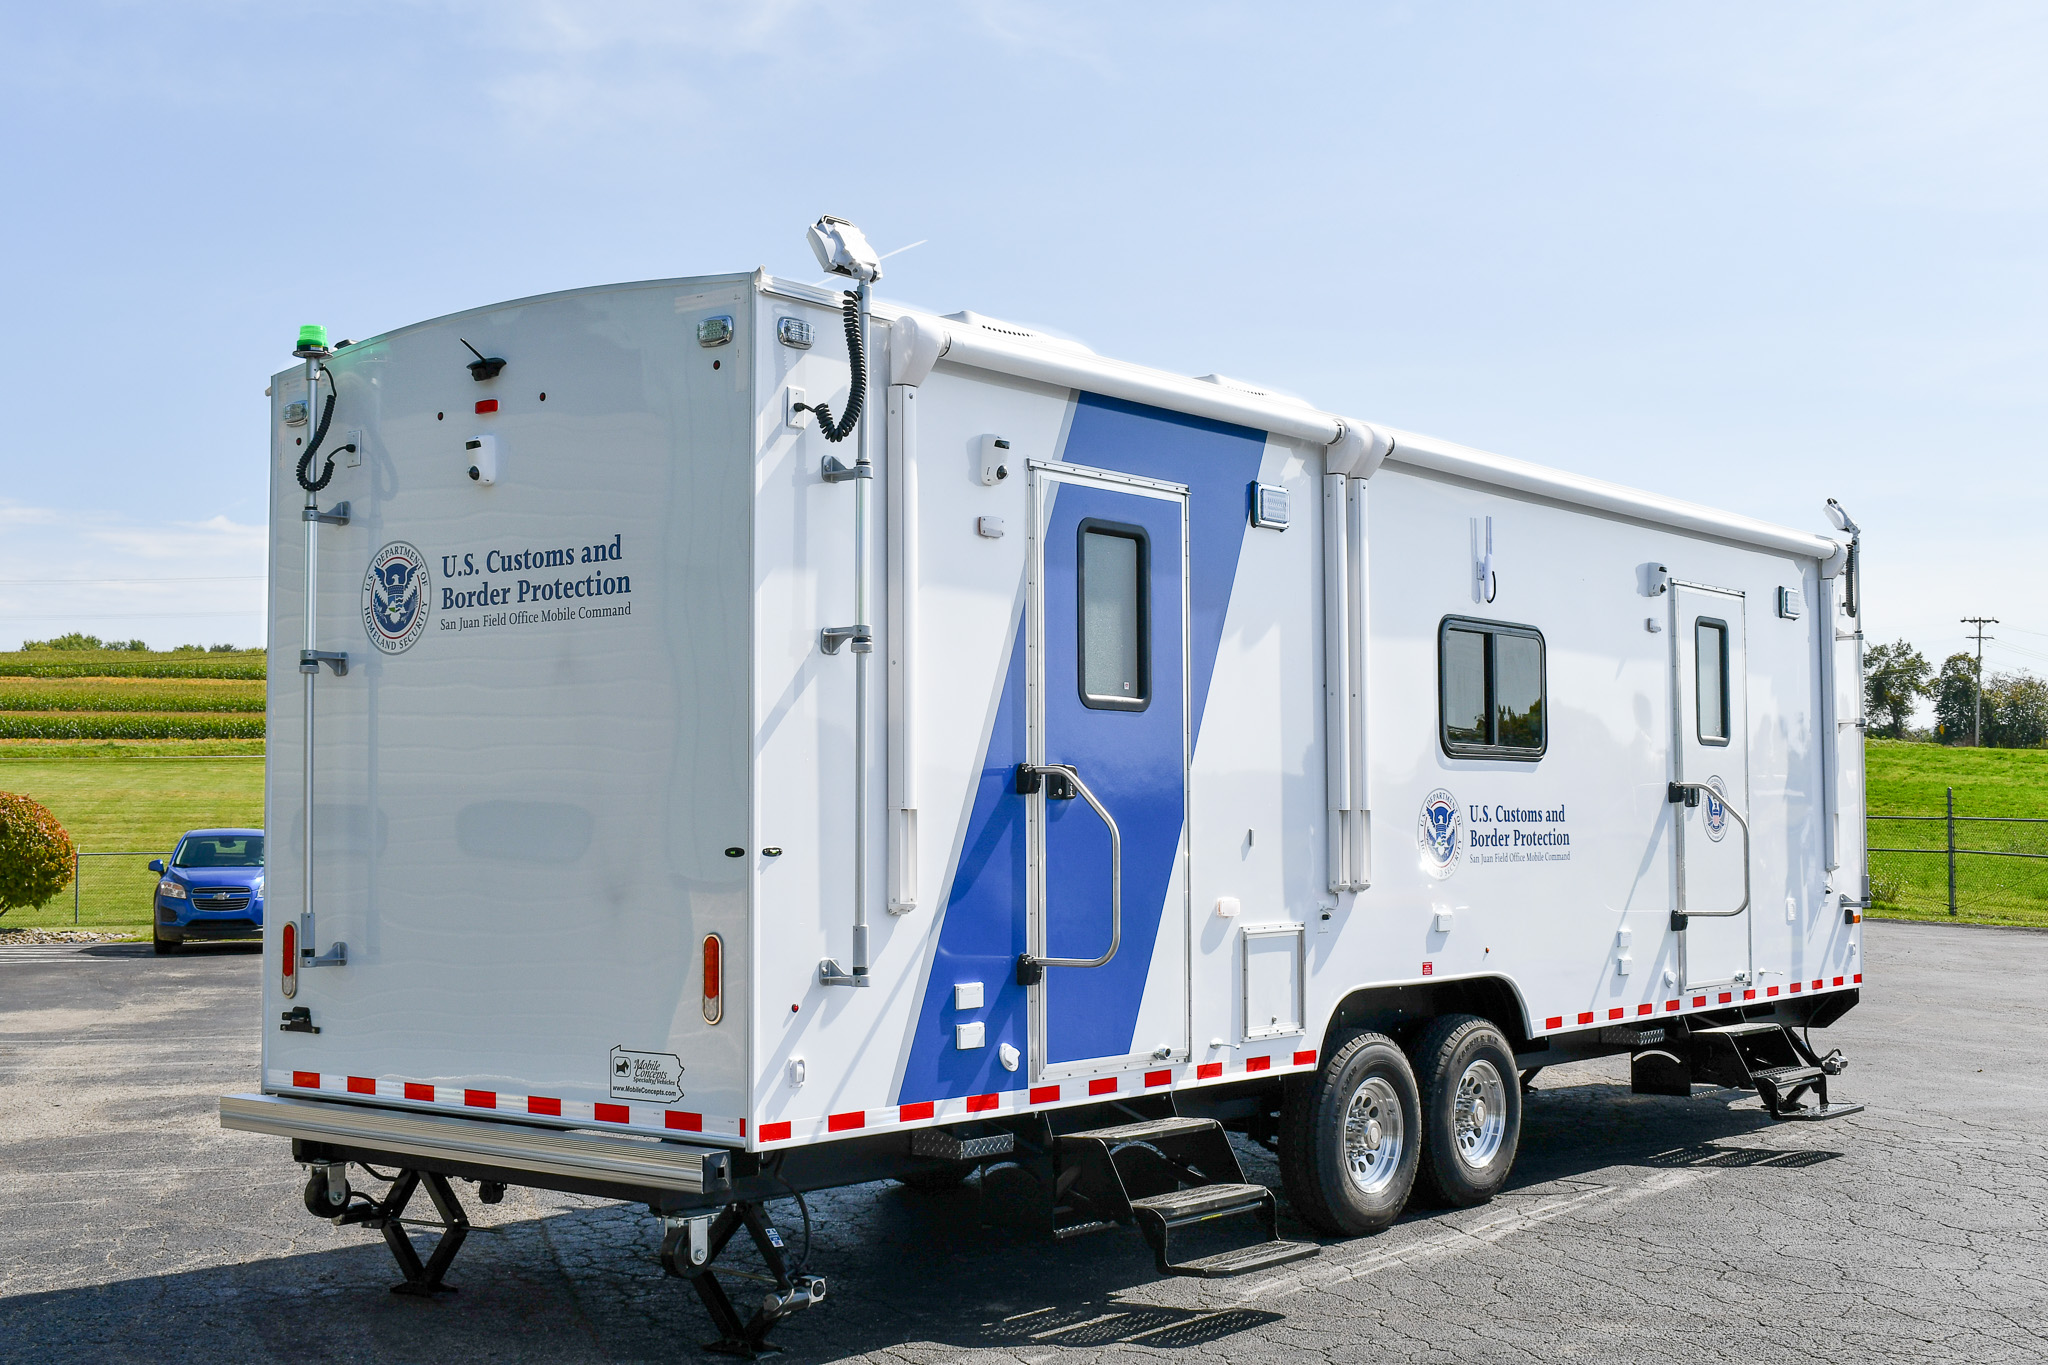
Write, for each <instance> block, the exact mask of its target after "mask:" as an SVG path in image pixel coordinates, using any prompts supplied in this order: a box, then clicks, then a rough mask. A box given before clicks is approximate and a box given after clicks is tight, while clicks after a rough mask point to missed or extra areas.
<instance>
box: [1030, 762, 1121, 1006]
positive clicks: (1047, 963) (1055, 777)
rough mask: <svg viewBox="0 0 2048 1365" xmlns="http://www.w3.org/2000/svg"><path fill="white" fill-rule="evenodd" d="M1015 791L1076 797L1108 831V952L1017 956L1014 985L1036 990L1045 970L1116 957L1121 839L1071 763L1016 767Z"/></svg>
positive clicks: (1048, 796) (1095, 964) (1054, 797)
mask: <svg viewBox="0 0 2048 1365" xmlns="http://www.w3.org/2000/svg"><path fill="white" fill-rule="evenodd" d="M1017 791H1018V792H1019V793H1020V794H1023V795H1029V794H1031V793H1034V792H1039V791H1043V792H1044V794H1045V799H1046V800H1048V801H1071V800H1073V799H1074V797H1075V796H1079V797H1080V798H1081V799H1082V800H1083V801H1086V802H1087V803H1088V804H1089V806H1090V807H1092V808H1093V809H1094V811H1095V813H1096V814H1097V815H1099V816H1100V817H1102V823H1103V824H1104V825H1105V826H1107V827H1108V829H1109V948H1108V950H1107V951H1105V952H1104V953H1103V954H1102V956H1101V957H1093V958H1090V957H1033V956H1032V955H1031V954H1030V953H1019V954H1018V955H1017V984H1018V985H1020V986H1036V985H1037V984H1038V983H1039V982H1041V981H1043V980H1045V969H1046V968H1047V967H1100V966H1103V965H1105V964H1107V963H1108V961H1109V960H1110V959H1111V958H1113V957H1115V956H1116V950H1117V947H1118V945H1120V944H1121V943H1122V942H1123V936H1124V839H1123V834H1122V833H1121V832H1120V831H1119V830H1118V829H1117V827H1116V821H1115V820H1114V819H1112V818H1110V814H1109V812H1108V811H1107V810H1105V809H1104V808H1103V805H1102V802H1100V801H1098V800H1097V799H1096V797H1095V793H1094V792H1092V791H1090V790H1088V784H1087V783H1086V782H1083V781H1082V780H1081V774H1080V773H1078V772H1076V771H1074V767H1073V765H1072V764H1070V763H1035V764H1034V763H1019V764H1018V765H1017Z"/></svg>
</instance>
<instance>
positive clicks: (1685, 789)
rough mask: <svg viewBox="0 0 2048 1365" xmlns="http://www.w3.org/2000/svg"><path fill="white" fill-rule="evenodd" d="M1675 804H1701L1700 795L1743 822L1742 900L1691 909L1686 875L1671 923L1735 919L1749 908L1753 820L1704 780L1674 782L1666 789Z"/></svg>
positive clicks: (1676, 926)
mask: <svg viewBox="0 0 2048 1365" xmlns="http://www.w3.org/2000/svg"><path fill="white" fill-rule="evenodd" d="M1665 795H1666V796H1667V798H1668V799H1669V800H1670V802H1671V804H1673V805H1678V804H1681V803H1682V804H1684V805H1687V806H1697V805H1698V804H1699V803H1700V798H1701V797H1705V798H1706V799H1707V800H1709V801H1712V802H1715V803H1717V804H1718V805H1719V806H1720V807H1721V809H1723V810H1725V811H1727V812H1728V813H1729V814H1730V815H1732V816H1734V817H1735V823H1736V824H1738V825H1740V826H1742V904H1740V905H1738V906H1736V907H1735V908H1734V909H1733V910H1688V909H1686V908H1685V879H1684V878H1683V877H1681V878H1679V881H1678V898H1679V899H1678V909H1676V910H1673V911H1672V912H1671V927H1672V928H1673V929H1683V928H1685V922H1686V920H1687V919H1689V918H1691V917H1693V916H1698V917H1699V918H1701V919H1733V918H1734V917H1735V916H1737V915H1739V914H1741V913H1742V912H1743V911H1745V910H1747V909H1749V820H1748V817H1746V816H1744V815H1743V813H1742V812H1741V811H1739V810H1737V809H1736V808H1735V803H1734V802H1733V801H1730V800H1729V799H1728V798H1727V797H1725V796H1723V795H1721V793H1719V792H1717V791H1715V790H1714V789H1713V788H1712V787H1710V786H1708V785H1707V784H1706V783H1704V782H1673V783H1672V784H1671V785H1670V786H1669V787H1668V788H1667V789H1666V792H1665Z"/></svg>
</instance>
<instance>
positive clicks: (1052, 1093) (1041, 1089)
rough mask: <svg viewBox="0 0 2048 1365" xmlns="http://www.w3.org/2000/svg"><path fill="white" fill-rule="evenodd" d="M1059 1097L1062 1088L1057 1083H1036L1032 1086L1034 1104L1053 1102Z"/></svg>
mask: <svg viewBox="0 0 2048 1365" xmlns="http://www.w3.org/2000/svg"><path fill="white" fill-rule="evenodd" d="M1059 1097H1060V1088H1059V1087H1058V1086H1056V1085H1034V1086H1032V1087H1031V1102H1032V1103H1033V1104H1051V1103H1052V1102H1053V1101H1054V1100H1056V1099H1058V1098H1059Z"/></svg>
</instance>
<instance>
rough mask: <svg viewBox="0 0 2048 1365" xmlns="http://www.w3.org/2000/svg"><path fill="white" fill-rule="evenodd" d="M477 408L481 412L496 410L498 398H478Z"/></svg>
mask: <svg viewBox="0 0 2048 1365" xmlns="http://www.w3.org/2000/svg"><path fill="white" fill-rule="evenodd" d="M476 410H477V411H478V412H479V413H485V412H496V411H497V410H498V400H497V399H495V398H479V399H477V400H476Z"/></svg>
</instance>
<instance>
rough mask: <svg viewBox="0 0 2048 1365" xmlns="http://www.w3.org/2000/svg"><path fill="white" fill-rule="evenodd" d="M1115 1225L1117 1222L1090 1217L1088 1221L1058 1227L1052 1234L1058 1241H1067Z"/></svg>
mask: <svg viewBox="0 0 2048 1365" xmlns="http://www.w3.org/2000/svg"><path fill="white" fill-rule="evenodd" d="M1115 1226H1116V1224H1114V1223H1110V1222H1105V1221H1103V1220H1102V1219H1100V1218H1095V1219H1090V1220H1089V1221H1088V1222H1086V1223H1069V1224H1067V1225H1066V1226H1065V1227H1056V1228H1054V1229H1053V1230H1052V1235H1053V1237H1054V1239H1055V1240H1057V1241H1061V1242H1067V1241H1071V1240H1073V1239H1074V1238H1076V1237H1085V1236H1086V1235H1087V1234H1089V1233H1091V1232H1100V1231H1102V1230H1103V1229H1104V1228H1113V1227H1115Z"/></svg>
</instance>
